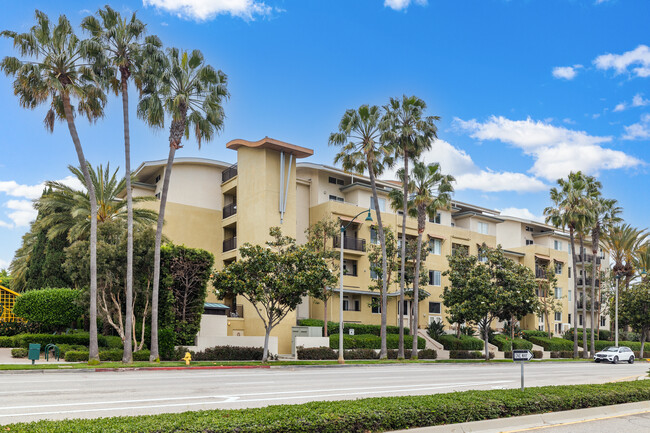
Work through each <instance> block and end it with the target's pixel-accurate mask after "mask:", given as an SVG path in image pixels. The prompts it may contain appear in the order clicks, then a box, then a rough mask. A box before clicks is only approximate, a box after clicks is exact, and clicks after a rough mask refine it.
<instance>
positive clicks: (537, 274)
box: [535, 268, 546, 279]
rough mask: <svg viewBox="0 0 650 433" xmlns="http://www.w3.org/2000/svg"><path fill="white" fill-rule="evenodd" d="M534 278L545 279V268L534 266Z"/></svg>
mask: <svg viewBox="0 0 650 433" xmlns="http://www.w3.org/2000/svg"><path fill="white" fill-rule="evenodd" d="M535 278H543V279H546V269H543V268H535Z"/></svg>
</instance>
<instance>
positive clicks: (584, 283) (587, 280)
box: [578, 277, 600, 287]
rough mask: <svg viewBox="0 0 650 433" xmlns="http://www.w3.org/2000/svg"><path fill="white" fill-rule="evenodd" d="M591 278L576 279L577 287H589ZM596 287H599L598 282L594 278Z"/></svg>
mask: <svg viewBox="0 0 650 433" xmlns="http://www.w3.org/2000/svg"><path fill="white" fill-rule="evenodd" d="M591 281H592V280H591V278H583V277H578V285H579V286H591ZM596 287H600V280H599V279H598V278H596Z"/></svg>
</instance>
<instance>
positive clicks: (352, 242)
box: [334, 236, 366, 252]
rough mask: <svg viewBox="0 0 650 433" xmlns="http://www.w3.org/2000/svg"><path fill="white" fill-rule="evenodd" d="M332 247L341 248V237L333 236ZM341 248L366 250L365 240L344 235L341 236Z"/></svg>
mask: <svg viewBox="0 0 650 433" xmlns="http://www.w3.org/2000/svg"><path fill="white" fill-rule="evenodd" d="M334 248H341V238H340V237H339V236H337V237H335V238H334ZM343 248H344V249H346V250H354V251H363V252H365V251H366V240H365V239H359V238H353V237H351V236H345V237H344V238H343Z"/></svg>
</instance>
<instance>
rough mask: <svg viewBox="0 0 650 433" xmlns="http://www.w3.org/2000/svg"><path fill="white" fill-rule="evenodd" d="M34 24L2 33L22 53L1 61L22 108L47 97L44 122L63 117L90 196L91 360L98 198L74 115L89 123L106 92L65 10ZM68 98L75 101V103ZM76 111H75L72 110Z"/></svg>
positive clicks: (89, 45) (93, 351) (95, 351)
mask: <svg viewBox="0 0 650 433" xmlns="http://www.w3.org/2000/svg"><path fill="white" fill-rule="evenodd" d="M35 14H36V21H37V23H36V24H35V25H34V26H33V27H32V28H31V29H30V30H29V31H28V32H26V33H16V32H13V31H9V30H5V31H3V32H2V33H0V35H2V36H5V37H8V38H11V39H13V42H14V47H16V48H17V49H18V51H19V53H20V55H21V56H22V57H23V58H24V59H23V60H19V59H18V58H16V57H5V58H4V59H3V60H2V63H1V64H0V69H2V70H3V71H4V72H5V74H7V75H11V76H14V77H15V78H16V79H15V81H14V83H13V87H14V94H16V95H17V96H18V97H19V99H20V105H21V106H22V107H24V108H30V109H34V108H36V107H37V106H39V105H41V104H43V103H46V102H49V104H50V109H49V110H48V112H47V114H46V115H45V120H44V123H45V126H46V128H47V129H48V130H49V131H50V132H52V131H53V130H54V123H55V122H56V120H57V119H65V120H66V122H67V124H68V130H69V131H70V136H71V138H72V142H73V143H74V147H75V150H76V152H77V158H78V159H79V166H80V167H81V171H82V173H83V178H84V183H85V185H86V188H87V190H88V196H89V199H90V217H91V218H90V341H89V348H88V349H89V350H88V352H89V360H90V361H92V362H96V361H99V347H98V345H97V218H96V215H97V200H96V197H95V190H94V188H93V184H92V180H91V178H90V172H89V170H88V164H87V162H86V158H85V156H84V152H83V148H82V146H81V140H80V139H79V134H78V133H77V127H76V125H75V114H82V115H84V116H85V117H87V118H88V120H89V121H91V122H93V121H95V120H97V119H98V118H100V117H103V115H104V106H105V104H106V96H105V95H104V92H103V91H102V88H101V86H99V85H98V84H97V76H96V75H95V74H94V73H93V70H92V68H91V66H92V64H91V63H89V61H88V60H87V54H88V52H89V51H91V50H92V49H93V48H96V45H95V44H94V43H93V42H92V41H82V40H80V39H79V38H77V36H76V35H75V33H74V31H73V29H72V26H71V25H70V22H69V21H68V19H67V18H66V17H65V15H60V16H59V20H58V22H57V23H56V24H54V25H52V23H51V22H50V19H49V18H48V16H47V15H46V14H44V13H43V12H41V11H38V10H37V11H36V13H35ZM71 98H74V99H76V100H77V105H76V107H73V105H72V102H71ZM75 112H76V113H75Z"/></svg>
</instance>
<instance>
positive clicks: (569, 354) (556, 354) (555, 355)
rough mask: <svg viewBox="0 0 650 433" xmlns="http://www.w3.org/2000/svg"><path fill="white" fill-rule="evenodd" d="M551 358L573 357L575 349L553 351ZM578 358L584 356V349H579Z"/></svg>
mask: <svg viewBox="0 0 650 433" xmlns="http://www.w3.org/2000/svg"><path fill="white" fill-rule="evenodd" d="M551 358H573V350H562V351H554V352H551ZM578 358H582V350H580V351H578Z"/></svg>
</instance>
